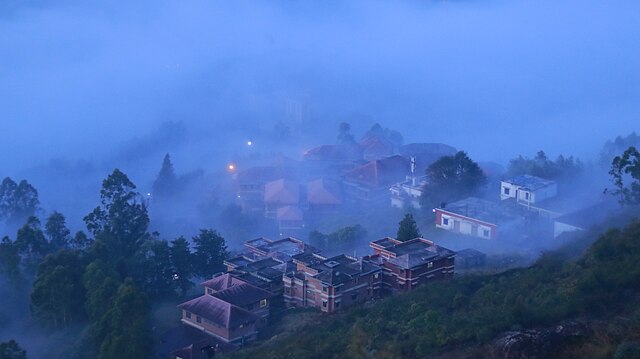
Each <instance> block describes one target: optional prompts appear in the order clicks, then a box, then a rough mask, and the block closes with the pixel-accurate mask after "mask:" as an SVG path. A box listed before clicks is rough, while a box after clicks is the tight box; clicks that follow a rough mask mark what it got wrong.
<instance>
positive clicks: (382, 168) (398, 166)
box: [344, 155, 411, 187]
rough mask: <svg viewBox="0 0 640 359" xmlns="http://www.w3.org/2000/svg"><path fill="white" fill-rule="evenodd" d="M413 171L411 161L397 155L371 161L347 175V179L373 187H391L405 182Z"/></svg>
mask: <svg viewBox="0 0 640 359" xmlns="http://www.w3.org/2000/svg"><path fill="white" fill-rule="evenodd" d="M410 171H411V168H410V164H409V160H408V159H407V158H405V157H402V156H399V155H395V156H391V157H387V158H383V159H381V160H374V161H369V162H368V163H366V164H364V165H362V166H359V167H356V168H354V169H353V170H351V171H349V172H347V173H346V174H345V176H344V177H345V179H347V180H351V181H355V182H358V183H362V184H366V185H369V186H373V187H383V186H391V185H393V184H395V183H397V182H400V181H402V180H404V178H405V176H406V175H407V174H409V172H410Z"/></svg>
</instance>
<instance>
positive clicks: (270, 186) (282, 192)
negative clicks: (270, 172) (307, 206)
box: [264, 178, 300, 204]
mask: <svg viewBox="0 0 640 359" xmlns="http://www.w3.org/2000/svg"><path fill="white" fill-rule="evenodd" d="M299 201H300V189H299V187H298V184H297V183H295V182H293V181H289V180H287V179H283V178H281V179H279V180H275V181H272V182H269V183H267V184H266V185H265V187H264V202H265V203H273V204H297V203H298V202H299Z"/></svg>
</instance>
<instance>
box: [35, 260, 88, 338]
mask: <svg viewBox="0 0 640 359" xmlns="http://www.w3.org/2000/svg"><path fill="white" fill-rule="evenodd" d="M83 272H84V263H83V260H82V258H81V257H80V255H79V253H78V252H74V251H69V250H63V251H60V252H57V253H55V254H51V255H48V256H47V257H46V258H45V259H44V261H43V262H42V263H41V264H40V266H38V272H37V275H36V280H35V282H34V283H33V289H32V291H31V308H32V311H33V314H34V315H35V316H36V317H37V318H39V319H40V320H41V321H42V322H43V323H46V324H48V325H50V326H52V327H54V328H58V327H63V326H66V325H68V324H69V323H71V322H73V321H77V320H80V319H83V318H84V317H85V314H84V310H83V307H84V306H83V303H84V297H85V288H84V286H83V285H82V273H83Z"/></svg>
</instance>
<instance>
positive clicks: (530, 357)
mask: <svg viewBox="0 0 640 359" xmlns="http://www.w3.org/2000/svg"><path fill="white" fill-rule="evenodd" d="M590 332H591V330H590V329H589V328H588V327H587V326H586V325H584V324H582V323H580V322H577V321H565V322H562V323H560V324H558V325H557V326H555V327H552V328H545V329H541V330H522V331H510V332H506V333H504V334H502V335H501V336H500V337H499V338H498V339H496V340H495V341H494V342H493V344H492V351H493V356H494V357H496V358H505V359H542V358H550V357H553V354H554V353H557V352H558V351H560V350H561V349H562V348H563V347H564V346H565V345H567V344H568V343H571V342H574V341H576V340H580V339H582V338H584V337H586V336H587V335H589V333H590Z"/></svg>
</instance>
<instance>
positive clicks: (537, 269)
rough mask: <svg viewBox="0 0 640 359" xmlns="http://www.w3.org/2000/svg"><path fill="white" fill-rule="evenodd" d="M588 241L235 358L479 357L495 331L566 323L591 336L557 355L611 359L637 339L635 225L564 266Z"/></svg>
mask: <svg viewBox="0 0 640 359" xmlns="http://www.w3.org/2000/svg"><path fill="white" fill-rule="evenodd" d="M590 238H592V239H590ZM595 238H596V237H595V236H594V235H593V234H589V233H587V234H585V236H584V237H583V238H582V241H581V242H578V243H574V244H573V245H571V246H567V247H565V248H563V249H562V250H560V251H556V252H553V253H547V254H545V255H543V256H542V257H541V258H540V259H539V260H538V261H537V262H536V263H535V264H534V265H533V266H531V267H529V268H524V269H514V270H510V271H507V272H504V273H500V274H494V275H476V276H466V277H460V278H456V279H454V280H452V281H449V282H443V283H435V284H432V285H429V286H425V287H422V288H420V289H419V290H417V291H415V292H413V293H410V294H407V295H399V296H394V297H389V298H386V299H384V300H381V301H378V302H377V303H374V304H369V305H367V306H364V307H358V308H354V309H352V310H349V311H346V312H344V313H338V314H335V315H331V316H321V317H317V316H316V317H314V318H313V319H314V320H311V321H307V322H306V324H304V325H302V326H301V327H300V328H296V329H297V330H295V331H288V332H287V331H284V332H282V333H280V334H279V335H277V336H275V337H273V338H271V339H269V340H267V341H265V342H263V343H262V344H260V345H258V346H254V347H252V348H248V349H246V350H244V351H242V352H240V353H237V354H236V355H235V356H234V357H236V358H254V357H259V358H265V359H266V358H345V357H353V358H360V357H371V358H400V357H402V358H422V357H431V356H443V357H447V356H451V355H453V354H454V353H456V355H461V356H465V355H471V356H478V355H484V354H487V352H486V344H487V343H489V342H490V341H491V340H492V339H493V338H495V336H496V335H498V334H500V333H501V332H504V331H506V330H517V329H522V328H535V327H542V326H548V325H554V324H556V323H558V322H559V321H561V320H563V319H569V318H578V319H580V320H582V321H584V322H588V323H590V327H592V328H593V329H594V334H593V335H592V336H591V337H590V338H588V339H587V340H586V341H584V342H581V343H573V344H572V345H570V346H567V347H566V348H565V350H564V352H563V353H558V356H565V357H580V356H581V355H582V354H585V353H589V356H590V357H606V356H611V355H612V354H613V352H614V351H615V350H616V348H617V347H618V345H619V344H620V343H623V342H625V343H626V344H624V345H627V344H628V342H629V341H631V342H633V341H637V340H639V339H640V338H638V328H640V304H638V303H639V302H638V300H637V299H638V297H639V294H640V290H639V289H636V288H640V222H633V223H632V224H630V225H629V226H627V227H625V228H624V229H622V230H610V231H608V232H606V233H605V234H603V235H602V236H600V237H599V238H598V239H597V240H596V241H595V242H594V243H593V245H592V246H591V247H589V248H588V249H587V250H586V252H584V254H583V255H582V256H581V257H580V258H579V259H578V260H570V259H571V258H572V257H574V258H575V257H576V256H578V255H579V254H580V253H582V252H583V251H584V248H585V247H586V246H587V245H588V244H589V243H591V242H593V239H595ZM298 315H302V316H304V315H305V314H304V313H299V314H298ZM276 332H277V330H276Z"/></svg>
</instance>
